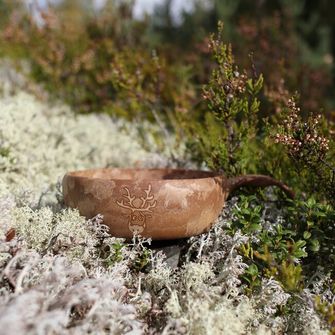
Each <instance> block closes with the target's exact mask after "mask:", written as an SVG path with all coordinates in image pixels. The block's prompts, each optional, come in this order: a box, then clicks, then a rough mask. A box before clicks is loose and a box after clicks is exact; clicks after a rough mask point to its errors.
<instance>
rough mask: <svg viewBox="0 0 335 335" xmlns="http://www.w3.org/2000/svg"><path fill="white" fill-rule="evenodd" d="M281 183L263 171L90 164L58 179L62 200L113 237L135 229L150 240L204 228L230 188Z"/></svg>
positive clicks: (199, 231)
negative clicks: (231, 173) (228, 173)
mask: <svg viewBox="0 0 335 335" xmlns="http://www.w3.org/2000/svg"><path fill="white" fill-rule="evenodd" d="M245 185H253V186H269V185H276V186H279V187H281V188H282V189H283V190H284V191H285V192H286V193H287V194H288V195H289V196H290V197H293V196H294V195H293V192H292V191H291V190H290V189H289V188H288V187H287V186H286V185H284V184H283V183H281V182H279V181H277V180H275V179H273V178H271V177H268V176H263V175H245V176H240V177H234V178H230V179H228V178H226V177H225V176H223V175H222V174H220V173H216V172H207V171H197V170H182V169H93V170H85V171H75V172H69V173H67V174H66V175H65V176H64V178H63V194H64V201H65V204H66V205H67V206H69V207H72V208H78V209H79V212H80V214H82V215H84V216H86V217H87V218H92V217H94V216H95V215H97V214H102V215H103V216H104V224H105V225H107V226H108V227H109V228H110V233H111V235H113V236H116V237H124V238H128V239H129V238H132V237H133V235H134V234H139V235H141V236H145V237H151V238H152V239H154V240H166V239H178V238H185V237H190V236H193V235H198V234H201V233H203V232H205V231H208V230H209V228H210V227H211V225H212V224H213V222H214V221H215V219H216V218H217V217H218V215H219V214H220V212H221V210H222V208H223V206H224V203H225V200H226V199H227V197H228V195H229V193H230V192H231V191H233V190H234V189H236V188H237V187H240V186H245Z"/></svg>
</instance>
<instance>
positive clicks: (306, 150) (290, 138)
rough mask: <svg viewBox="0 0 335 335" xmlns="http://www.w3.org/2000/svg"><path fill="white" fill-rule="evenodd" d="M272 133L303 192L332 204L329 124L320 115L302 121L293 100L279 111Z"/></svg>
mask: <svg viewBox="0 0 335 335" xmlns="http://www.w3.org/2000/svg"><path fill="white" fill-rule="evenodd" d="M272 133H273V134H272V136H273V137H274V140H275V142H276V143H279V144H281V145H282V146H283V147H284V149H285V152H286V154H287V156H288V157H289V158H290V160H291V162H292V169H295V171H297V173H298V174H299V175H300V176H301V177H302V178H301V183H302V184H303V185H304V187H305V188H306V190H307V191H309V192H313V193H315V194H316V195H318V196H319V198H321V199H324V200H326V201H327V202H329V203H332V204H334V192H333V190H334V171H335V170H334V167H333V164H332V159H333V156H334V152H333V151H334V148H333V146H334V145H333V142H332V141H331V136H332V135H331V134H332V123H331V122H330V121H329V122H327V121H326V120H325V119H324V118H322V116H321V115H320V114H318V115H315V116H314V115H310V116H308V117H307V118H305V119H304V118H303V117H302V116H301V112H300V108H299V107H298V106H297V102H296V98H294V97H293V98H290V99H289V100H288V101H287V103H286V105H285V106H284V107H283V113H282V118H281V119H280V121H279V125H277V126H276V127H273V129H272Z"/></svg>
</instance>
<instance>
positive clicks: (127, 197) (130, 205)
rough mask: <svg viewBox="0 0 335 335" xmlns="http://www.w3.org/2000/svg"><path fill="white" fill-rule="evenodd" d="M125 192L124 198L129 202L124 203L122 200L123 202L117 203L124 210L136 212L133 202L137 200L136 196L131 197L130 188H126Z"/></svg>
mask: <svg viewBox="0 0 335 335" xmlns="http://www.w3.org/2000/svg"><path fill="white" fill-rule="evenodd" d="M124 189H125V191H126V194H125V195H124V196H123V197H124V198H126V199H127V202H128V204H127V202H124V200H121V201H117V202H116V203H117V204H118V205H119V206H120V207H123V208H126V209H130V210H132V211H133V210H134V208H135V206H134V205H133V201H134V200H135V196H133V197H132V196H131V195H130V192H129V188H128V187H124Z"/></svg>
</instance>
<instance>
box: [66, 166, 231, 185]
mask: <svg viewBox="0 0 335 335" xmlns="http://www.w3.org/2000/svg"><path fill="white" fill-rule="evenodd" d="M99 170H100V171H101V170H124V171H127V170H132V171H170V172H184V173H188V172H191V173H203V174H205V175H206V176H203V177H194V178H164V179H162V178H160V179H158V178H141V179H140V180H141V181H144V182H167V181H168V182H172V181H175V182H176V181H194V180H208V179H213V178H217V177H221V178H225V176H224V174H223V173H219V172H216V171H210V170H199V169H183V168H118V167H115V168H114V167H110V168H92V169H82V170H75V171H69V172H67V173H66V174H65V175H64V178H65V177H71V178H76V179H82V180H100V181H104V182H110V181H120V182H135V181H136V180H138V179H136V178H131V179H129V178H127V179H125V178H108V179H107V178H101V177H89V176H85V175H78V173H85V172H90V171H91V172H93V171H99Z"/></svg>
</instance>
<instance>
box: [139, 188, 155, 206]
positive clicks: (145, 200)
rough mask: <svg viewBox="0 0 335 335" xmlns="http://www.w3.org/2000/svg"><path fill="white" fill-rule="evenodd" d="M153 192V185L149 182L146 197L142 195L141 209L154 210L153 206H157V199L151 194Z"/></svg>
mask: <svg viewBox="0 0 335 335" xmlns="http://www.w3.org/2000/svg"><path fill="white" fill-rule="evenodd" d="M150 192H151V185H150V184H149V186H148V189H147V190H145V191H144V193H145V197H141V200H142V204H141V210H142V211H147V212H152V210H151V208H154V207H156V205H157V201H156V200H154V196H153V195H150Z"/></svg>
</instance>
